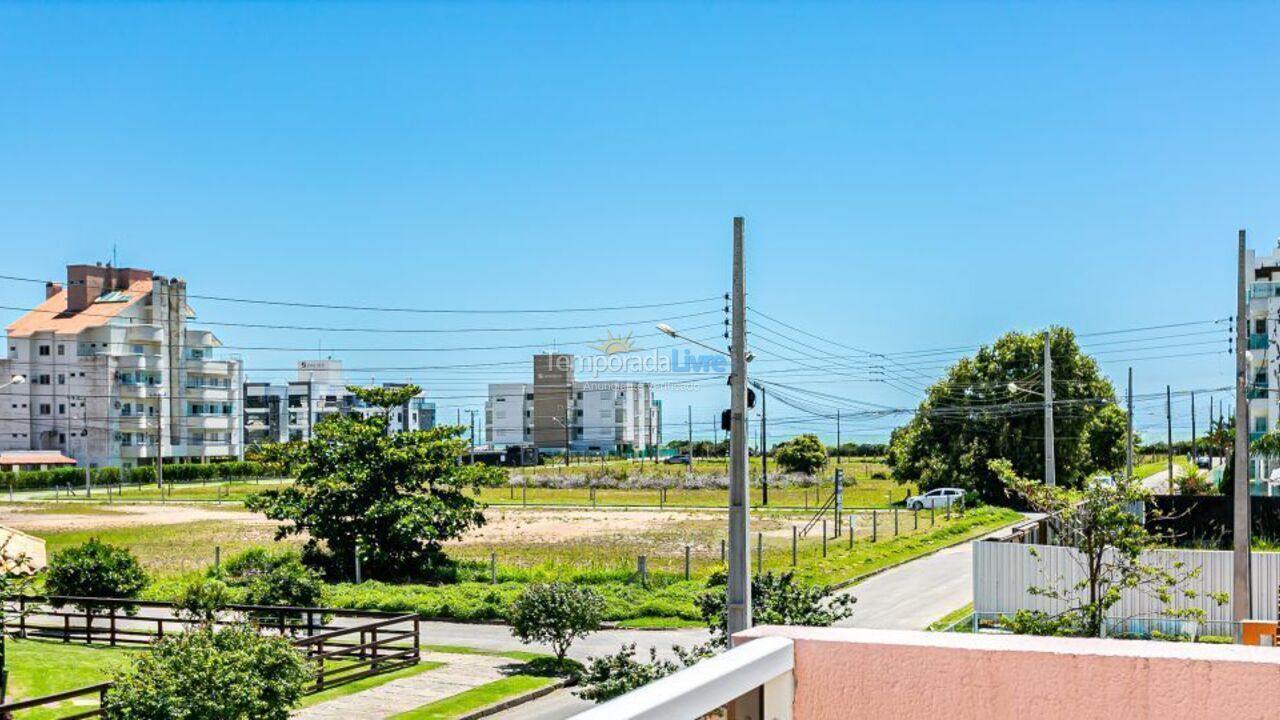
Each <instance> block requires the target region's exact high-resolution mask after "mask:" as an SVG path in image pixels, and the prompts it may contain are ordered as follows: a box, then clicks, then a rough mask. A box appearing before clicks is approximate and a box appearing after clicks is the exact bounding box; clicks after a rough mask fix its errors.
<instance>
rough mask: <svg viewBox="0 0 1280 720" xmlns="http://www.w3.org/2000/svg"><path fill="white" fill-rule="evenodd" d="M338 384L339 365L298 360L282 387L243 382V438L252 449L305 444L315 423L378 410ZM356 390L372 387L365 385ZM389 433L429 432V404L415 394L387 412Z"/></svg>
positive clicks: (433, 420) (341, 378)
mask: <svg viewBox="0 0 1280 720" xmlns="http://www.w3.org/2000/svg"><path fill="white" fill-rule="evenodd" d="M353 384H358V383H351V382H348V381H346V380H344V373H343V369H342V361H341V360H334V359H331V358H330V359H325V360H301V361H299V362H298V366H297V374H296V376H295V379H293V380H290V381H289V382H287V383H278V384H272V383H265V382H249V383H245V386H244V397H245V403H244V434H245V440H246V443H247V444H248V445H249V446H250V447H252V446H253V445H258V444H262V443H267V442H285V441H287V440H308V439H310V438H311V437H312V433H313V431H314V430H315V427H316V425H318V424H319V423H320V421H321V420H323V419H324V418H326V417H330V416H332V415H348V414H360V415H370V414H372V413H375V412H381V411H382V410H381V408H372V407H369V406H368V405H366V404H365V403H364V402H363V401H362V400H360V398H358V397H356V395H355V394H354V393H352V392H351V391H350V390H349V389H348V386H349V385H353ZM408 384H409V383H394V382H387V383H381V386H382V387H404V386H405V385H408ZM362 387H372V385H370V384H365V385H362ZM388 419H389V421H390V426H391V430H392V432H404V431H407V430H429V429H431V428H433V427H435V425H436V406H435V403H431V402H428V401H427V399H426V395H425V393H419V394H418V395H417V396H416V397H414V398H411V399H410V400H409V401H408V402H406V403H405V404H404V405H402V406H400V407H398V408H394V409H392V410H391V414H390V416H389V418H388Z"/></svg>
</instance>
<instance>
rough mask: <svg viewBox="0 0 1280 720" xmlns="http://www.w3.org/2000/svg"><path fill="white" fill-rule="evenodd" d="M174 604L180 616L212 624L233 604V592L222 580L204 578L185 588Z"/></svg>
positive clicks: (179, 593)
mask: <svg viewBox="0 0 1280 720" xmlns="http://www.w3.org/2000/svg"><path fill="white" fill-rule="evenodd" d="M174 603H175V604H176V605H177V606H178V607H177V608H176V609H177V613H178V615H179V616H181V617H187V618H191V619H192V620H198V621H200V622H203V623H210V622H213V621H214V620H215V619H217V617H218V612H219V611H220V610H222V609H223V608H225V607H226V606H228V605H230V604H231V590H230V589H228V588H227V585H226V583H224V582H222V581H221V580H214V579H212V578H204V579H201V580H196V581H195V582H192V583H189V584H187V585H185V586H183V588H182V590H180V591H179V592H178V596H177V597H176V598H175V599H174Z"/></svg>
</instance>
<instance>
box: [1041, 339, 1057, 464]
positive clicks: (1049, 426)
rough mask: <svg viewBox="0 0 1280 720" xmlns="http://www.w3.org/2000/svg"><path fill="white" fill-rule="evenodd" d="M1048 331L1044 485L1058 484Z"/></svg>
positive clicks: (1045, 364)
mask: <svg viewBox="0 0 1280 720" xmlns="http://www.w3.org/2000/svg"><path fill="white" fill-rule="evenodd" d="M1049 338H1050V335H1049V331H1048V330H1045V331H1044V484H1045V485H1048V486H1049V487H1053V486H1054V485H1057V484H1058V481H1057V476H1056V474H1055V473H1056V468H1057V465H1058V463H1057V460H1056V459H1055V458H1054V456H1053V355H1052V354H1051V350H1052V347H1053V345H1052V342H1051V341H1050V339H1049Z"/></svg>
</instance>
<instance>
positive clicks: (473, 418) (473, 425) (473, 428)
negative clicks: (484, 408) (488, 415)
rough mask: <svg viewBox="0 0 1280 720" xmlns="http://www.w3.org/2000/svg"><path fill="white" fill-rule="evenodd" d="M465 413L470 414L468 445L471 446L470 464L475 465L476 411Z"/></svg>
mask: <svg viewBox="0 0 1280 720" xmlns="http://www.w3.org/2000/svg"><path fill="white" fill-rule="evenodd" d="M467 412H468V413H470V415H471V437H470V443H469V444H470V445H471V464H472V465H475V464H476V411H475V410H468V411H467Z"/></svg>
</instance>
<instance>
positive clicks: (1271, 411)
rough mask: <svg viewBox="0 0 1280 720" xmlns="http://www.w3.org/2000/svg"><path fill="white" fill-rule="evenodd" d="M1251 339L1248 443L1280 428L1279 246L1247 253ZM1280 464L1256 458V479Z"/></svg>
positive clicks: (1247, 290) (1247, 390)
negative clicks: (1264, 252)
mask: <svg viewBox="0 0 1280 720" xmlns="http://www.w3.org/2000/svg"><path fill="white" fill-rule="evenodd" d="M1245 269H1246V272H1247V273H1248V275H1247V277H1246V280H1247V282H1248V285H1247V287H1246V295H1245V298H1246V303H1247V311H1248V314H1247V315H1246V319H1245V322H1246V326H1245V333H1246V334H1247V337H1248V345H1247V346H1246V347H1247V352H1246V355H1247V357H1248V359H1249V365H1248V369H1247V370H1246V373H1247V374H1246V380H1247V381H1248V386H1247V389H1246V395H1247V397H1248V399H1249V441H1250V442H1252V441H1253V440H1255V439H1257V438H1258V437H1260V436H1261V435H1262V434H1264V433H1267V432H1270V431H1273V430H1276V429H1280V243H1278V247H1277V249H1275V250H1273V251H1272V252H1271V254H1269V255H1258V254H1257V253H1256V252H1255V251H1253V250H1246V251H1245ZM1276 465H1277V463H1276V462H1275V461H1274V460H1272V461H1268V460H1267V459H1266V458H1255V459H1254V460H1253V463H1252V467H1251V468H1250V475H1251V476H1252V477H1254V478H1265V477H1266V476H1267V475H1268V474H1269V473H1270V472H1271V471H1272V470H1273V469H1275V467H1276Z"/></svg>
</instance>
